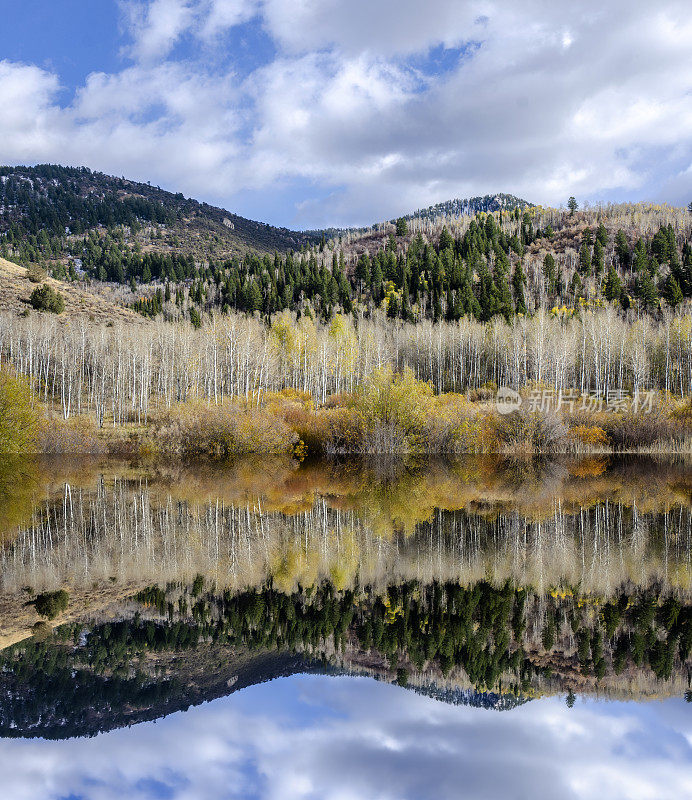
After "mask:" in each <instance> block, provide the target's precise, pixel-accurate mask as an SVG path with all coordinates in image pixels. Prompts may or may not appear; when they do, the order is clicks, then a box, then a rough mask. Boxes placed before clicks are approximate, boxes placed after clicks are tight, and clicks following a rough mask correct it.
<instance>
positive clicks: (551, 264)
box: [543, 253, 557, 292]
mask: <svg viewBox="0 0 692 800" xmlns="http://www.w3.org/2000/svg"><path fill="white" fill-rule="evenodd" d="M543 275H545V279H546V280H547V281H548V291H550V292H554V291H555V281H556V278H557V271H556V268H555V258H554V257H553V255H552V253H546V256H545V258H544V259H543Z"/></svg>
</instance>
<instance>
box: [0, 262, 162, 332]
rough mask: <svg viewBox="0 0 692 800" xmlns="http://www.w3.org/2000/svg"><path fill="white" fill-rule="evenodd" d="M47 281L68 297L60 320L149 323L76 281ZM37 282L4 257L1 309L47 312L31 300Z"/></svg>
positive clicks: (0, 268) (0, 280) (0, 267)
mask: <svg viewBox="0 0 692 800" xmlns="http://www.w3.org/2000/svg"><path fill="white" fill-rule="evenodd" d="M44 283H47V284H49V285H50V286H51V287H52V288H53V289H55V290H56V291H58V292H60V293H61V294H62V296H63V298H64V299H65V311H64V312H63V313H62V314H60V315H59V317H58V319H60V320H63V321H67V320H71V319H76V318H80V317H86V318H87V319H89V320H90V321H92V322H95V323H99V322H100V323H104V322H105V323H108V322H125V323H133V324H138V325H141V324H144V323H146V320H145V318H144V317H142V316H141V315H140V314H137V313H136V312H134V311H132V310H131V309H129V308H126V307H125V306H121V305H118V304H116V303H113V302H111V301H109V300H107V299H106V298H104V297H101V296H100V295H98V294H95V293H93V292H90V291H89V290H88V289H86V288H82V287H81V286H79V285H77V284H75V283H68V282H65V281H58V280H54V279H53V278H46V279H45V281H44ZM36 285H37V284H35V283H32V282H31V281H30V280H29V278H28V275H27V270H26V269H24V268H23V267H20V266H18V265H17V264H14V263H13V262H11V261H6V260H5V259H4V258H0V312H1V311H9V312H11V313H13V314H22V313H26V312H27V311H28V312H29V313H31V314H39V313H44V312H38V311H34V309H32V308H31V305H30V304H29V296H30V295H31V292H32V291H33V289H34V288H35V287H36Z"/></svg>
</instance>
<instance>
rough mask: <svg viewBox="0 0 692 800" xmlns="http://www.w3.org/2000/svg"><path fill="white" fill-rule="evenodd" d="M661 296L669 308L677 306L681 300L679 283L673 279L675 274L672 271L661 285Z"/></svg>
mask: <svg viewBox="0 0 692 800" xmlns="http://www.w3.org/2000/svg"><path fill="white" fill-rule="evenodd" d="M661 296H662V297H663V299H664V300H665V301H666V303H668V305H669V306H670V307H671V308H675V307H676V306H679V305H680V303H682V301H683V295H682V290H681V289H680V284H679V283H678V282H677V281H676V280H675V276H674V275H673V273H672V272H671V273H670V274H669V275H668V277H667V278H666V279H665V281H663V283H662V285H661Z"/></svg>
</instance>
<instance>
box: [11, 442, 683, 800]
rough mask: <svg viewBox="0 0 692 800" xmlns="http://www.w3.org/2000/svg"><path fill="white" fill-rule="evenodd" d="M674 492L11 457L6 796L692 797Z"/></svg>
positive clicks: (444, 474)
mask: <svg viewBox="0 0 692 800" xmlns="http://www.w3.org/2000/svg"><path fill="white" fill-rule="evenodd" d="M691 466H692V465H691V463H690V462H689V461H687V460H685V459H682V458H681V459H670V458H653V457H651V458H648V457H643V456H638V457H628V458H614V457H603V458H599V457H589V458H576V457H575V458H568V459H565V458H563V459H534V460H519V459H506V458H501V457H498V456H485V457H473V458H462V459H457V460H454V461H442V460H434V461H433V460H415V459H413V460H412V459H409V460H403V459H370V460H354V459H349V460H344V461H329V462H315V463H310V462H306V463H303V464H298V463H297V462H295V461H292V460H289V459H266V458H265V459H259V458H257V459H255V458H244V459H241V460H238V461H235V462H230V463H228V464H225V465H222V466H220V465H218V464H210V463H208V462H204V463H174V462H162V461H136V462H125V461H114V460H112V459H98V458H96V459H89V458H80V459H75V460H70V459H65V458H61V459H59V460H55V459H53V460H51V459H5V460H4V461H3V463H2V464H1V465H0V538H1V539H2V548H0V562H1V563H0V575H1V578H0V646H1V647H2V649H1V650H0V737H2V738H1V739H0V769H2V774H3V776H4V788H3V797H8V798H55V799H56V800H57V799H58V798H60V799H61V800H62V799H63V798H99V799H100V798H104V799H105V798H122V797H128V798H181V799H182V798H186V799H187V798H198V797H199V798H236V797H237V798H255V797H256V798H334V800H342V798H447V797H449V798H456V797H459V796H464V797H470V798H496V797H502V796H507V797H512V798H524V797H526V798H528V797H531V798H535V797H542V796H544V795H545V796H546V797H551V798H552V797H555V796H559V797H565V798H582V797H583V798H592V797H593V796H595V795H596V794H598V795H599V796H602V797H607V798H611V797H612V798H631V797H642V798H649V797H651V798H668V797H670V798H673V797H674V798H676V800H679V798H680V797H684V796H690V795H692V714H691V712H692V703H691V702H690V701H692V686H691V683H692V681H691V678H692V659H691V651H692V604H691V597H692V565H691V563H690V559H691V556H692V469H691Z"/></svg>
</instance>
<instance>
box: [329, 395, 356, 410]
mask: <svg viewBox="0 0 692 800" xmlns="http://www.w3.org/2000/svg"><path fill="white" fill-rule="evenodd" d="M352 405H353V395H352V394H350V393H349V392H335V393H334V394H330V395H329V397H328V398H327V399H326V400H325V402H324V407H325V408H348V407H349V406H352Z"/></svg>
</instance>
